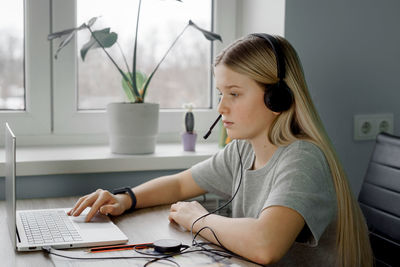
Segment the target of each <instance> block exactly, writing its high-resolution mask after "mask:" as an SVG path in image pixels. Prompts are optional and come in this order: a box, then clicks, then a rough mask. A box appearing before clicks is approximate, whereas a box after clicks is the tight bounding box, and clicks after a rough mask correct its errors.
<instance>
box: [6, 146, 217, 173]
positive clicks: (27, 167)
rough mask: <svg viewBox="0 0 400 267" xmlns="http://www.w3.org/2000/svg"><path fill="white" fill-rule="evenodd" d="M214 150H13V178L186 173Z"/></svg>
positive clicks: (87, 147)
mask: <svg viewBox="0 0 400 267" xmlns="http://www.w3.org/2000/svg"><path fill="white" fill-rule="evenodd" d="M218 150H219V148H218V145H217V144H216V143H207V144H206V143H200V144H197V145H196V152H185V151H183V148H182V144H180V143H164V144H157V147H156V151H155V153H154V154H146V155H120V154H113V153H111V151H110V148H109V146H108V145H97V146H82V145H80V146H40V147H39V146H38V147H17V176H28V175H49V174H73V173H100V172H125V171H150V170H174V169H186V168H189V167H191V166H192V165H194V164H196V163H198V162H200V161H202V160H205V159H207V158H209V157H210V156H212V155H213V154H215V153H216V152H217V151H218ZM0 177H4V148H3V149H0Z"/></svg>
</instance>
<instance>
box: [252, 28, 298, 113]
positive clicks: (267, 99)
mask: <svg viewBox="0 0 400 267" xmlns="http://www.w3.org/2000/svg"><path fill="white" fill-rule="evenodd" d="M251 35H252V36H257V37H260V38H262V39H264V40H266V41H267V42H268V43H269V44H270V45H271V47H272V51H273V52H274V54H275V57H276V65H277V72H278V78H279V81H278V82H277V83H274V84H267V85H266V87H267V90H265V93H264V103H265V105H266V106H267V107H268V108H269V109H270V110H272V111H274V112H282V111H286V110H288V109H289V108H290V107H291V106H292V103H293V93H292V90H290V88H289V86H287V84H286V82H285V81H284V80H283V79H284V78H285V73H286V72H285V59H284V55H283V51H282V49H281V46H280V44H279V42H278V40H277V39H276V38H275V37H274V36H272V35H269V34H266V33H253V34H251Z"/></svg>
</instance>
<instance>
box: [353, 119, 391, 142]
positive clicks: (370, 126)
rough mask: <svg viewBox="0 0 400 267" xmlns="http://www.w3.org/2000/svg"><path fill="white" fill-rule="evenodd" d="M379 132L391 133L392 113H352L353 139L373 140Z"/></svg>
mask: <svg viewBox="0 0 400 267" xmlns="http://www.w3.org/2000/svg"><path fill="white" fill-rule="evenodd" d="M381 132H386V133H390V134H393V113H385V114H364V115H354V140H374V139H375V138H376V136H377V135H378V134H379V133H381Z"/></svg>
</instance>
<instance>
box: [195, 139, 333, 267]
mask: <svg viewBox="0 0 400 267" xmlns="http://www.w3.org/2000/svg"><path fill="white" fill-rule="evenodd" d="M237 146H238V148H239V151H240V156H241V159H242V164H243V174H242V181H241V185H240V188H239V191H238V193H237V195H236V197H235V198H234V199H233V201H232V215H233V217H235V218H239V217H251V218H258V217H259V215H260V213H261V212H262V211H263V210H264V209H266V208H268V207H270V206H285V207H289V208H291V209H294V210H296V211H297V212H298V213H300V214H301V215H302V216H303V218H304V220H305V223H306V225H305V227H304V228H303V230H302V231H301V233H300V234H299V236H298V237H297V239H296V242H295V243H294V245H293V246H292V248H291V249H290V250H289V252H288V253H287V254H286V255H285V256H284V257H283V258H282V259H281V260H280V261H279V263H278V264H276V265H274V266H333V265H334V263H335V259H336V257H335V255H336V253H335V251H336V250H335V241H336V240H335V231H336V229H335V223H336V194H335V190H334V186H333V182H332V176H331V172H330V169H329V166H328V164H327V161H326V159H325V156H324V154H323V152H322V151H321V150H320V149H319V148H318V146H316V145H315V144H313V143H311V142H307V141H295V142H293V143H292V144H290V145H289V146H285V147H284V146H281V147H278V149H277V150H276V151H275V153H274V154H273V156H272V157H271V159H270V160H269V161H268V162H267V164H266V165H265V166H263V167H262V168H260V169H257V170H252V169H251V168H252V165H253V162H254V160H255V154H254V151H253V149H252V146H251V145H250V143H249V142H247V141H243V140H239V141H238V140H235V141H233V142H231V143H230V144H228V145H227V146H226V147H225V149H223V150H221V151H219V152H218V153H217V154H215V155H214V156H213V157H211V158H209V159H208V160H205V161H203V162H200V163H198V164H196V165H195V166H193V167H192V168H191V172H192V176H193V178H194V180H195V181H196V183H197V184H198V185H199V186H200V187H201V188H203V189H204V190H206V191H207V192H211V193H214V194H216V195H219V196H221V197H223V198H225V199H229V198H230V197H231V196H232V195H233V194H234V192H235V191H236V189H237V186H238V184H239V181H240V177H241V167H240V159H239V154H238V151H237Z"/></svg>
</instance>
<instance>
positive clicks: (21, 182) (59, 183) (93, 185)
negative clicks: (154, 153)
mask: <svg viewBox="0 0 400 267" xmlns="http://www.w3.org/2000/svg"><path fill="white" fill-rule="evenodd" d="M178 171H180V170H170V171H139V172H117V173H115V172H113V173H89V174H63V175H40V176H20V177H17V198H18V199H24V198H42V197H63V196H81V195H85V194H87V193H90V192H92V191H94V190H96V189H98V188H103V189H107V190H112V189H114V188H119V187H123V186H135V185H138V184H141V183H143V182H145V181H148V180H151V179H152V178H155V177H159V176H163V175H169V174H173V173H177V172H178ZM0 200H4V177H0Z"/></svg>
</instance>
